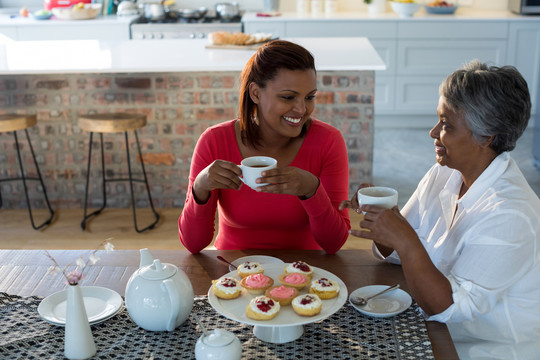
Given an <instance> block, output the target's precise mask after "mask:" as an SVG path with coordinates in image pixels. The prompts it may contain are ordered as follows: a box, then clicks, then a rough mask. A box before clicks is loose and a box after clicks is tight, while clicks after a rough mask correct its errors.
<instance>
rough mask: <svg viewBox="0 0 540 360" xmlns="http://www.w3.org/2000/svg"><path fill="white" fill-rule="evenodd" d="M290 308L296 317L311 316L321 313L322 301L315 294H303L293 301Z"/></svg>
mask: <svg viewBox="0 0 540 360" xmlns="http://www.w3.org/2000/svg"><path fill="white" fill-rule="evenodd" d="M292 307H293V310H294V312H295V313H297V314H298V315H302V316H313V315H317V314H318V313H320V312H321V309H322V301H321V299H319V297H318V296H317V295H315V294H304V295H300V296H297V297H295V298H294V299H293V301H292Z"/></svg>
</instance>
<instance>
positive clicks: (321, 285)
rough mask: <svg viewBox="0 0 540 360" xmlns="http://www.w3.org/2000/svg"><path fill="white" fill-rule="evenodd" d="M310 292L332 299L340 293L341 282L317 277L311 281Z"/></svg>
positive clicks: (324, 298) (322, 297)
mask: <svg viewBox="0 0 540 360" xmlns="http://www.w3.org/2000/svg"><path fill="white" fill-rule="evenodd" d="M309 292H310V293H311V294H316V295H317V296H319V298H321V299H323V300H326V299H332V298H335V297H336V296H337V295H338V293H339V284H338V283H336V282H335V281H332V280H330V279H327V278H320V279H316V280H313V281H312V282H311V285H310V287H309Z"/></svg>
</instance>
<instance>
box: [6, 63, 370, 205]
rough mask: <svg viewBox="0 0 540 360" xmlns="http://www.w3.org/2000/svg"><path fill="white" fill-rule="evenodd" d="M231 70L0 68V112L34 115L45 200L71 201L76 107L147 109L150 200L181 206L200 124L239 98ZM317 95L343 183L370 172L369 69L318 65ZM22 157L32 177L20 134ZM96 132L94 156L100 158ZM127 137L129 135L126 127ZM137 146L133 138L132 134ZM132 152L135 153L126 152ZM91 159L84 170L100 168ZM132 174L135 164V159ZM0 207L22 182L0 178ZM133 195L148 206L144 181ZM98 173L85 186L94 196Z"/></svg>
mask: <svg viewBox="0 0 540 360" xmlns="http://www.w3.org/2000/svg"><path fill="white" fill-rule="evenodd" d="M238 77H239V73H237V72H212V73H148V74H146V73H137V74H60V75H24V76H23V75H18V76H7V75H4V76H0V113H1V114H37V118H38V124H37V125H36V126H34V127H32V128H31V129H29V132H30V137H31V140H32V144H33V146H34V150H35V152H36V155H37V159H38V162H39V166H40V170H41V172H42V175H43V176H44V178H45V186H46V188H47V193H48V195H49V199H50V200H51V202H52V204H53V208H79V207H81V206H82V202H83V198H84V185H85V180H86V161H87V156H88V141H89V136H88V133H86V132H85V131H82V130H80V129H79V128H78V126H77V116H78V115H79V114H87V113H100V112H110V111H123V112H138V113H144V114H146V115H147V116H148V125H147V126H146V127H145V128H144V129H142V130H140V132H139V139H140V141H141V146H142V150H143V154H144V160H145V167H146V171H147V174H148V178H149V182H150V186H151V191H152V197H153V200H154V203H155V204H154V205H155V206H156V207H158V208H160V207H161V208H170V207H181V206H183V203H184V200H185V194H186V189H187V182H188V180H187V179H188V175H189V167H190V160H191V156H192V152H193V148H194V146H195V144H196V142H197V139H198V138H199V135H200V134H201V132H202V131H203V130H204V129H206V128H207V127H208V126H211V125H213V124H216V123H219V122H222V121H226V120H230V119H233V118H235V116H236V113H237V102H238ZM318 88H319V91H320V92H319V94H318V96H317V106H316V110H315V113H314V117H316V118H318V119H320V120H323V121H326V122H328V123H330V124H332V125H333V126H335V127H336V128H338V129H340V130H341V132H342V133H343V136H344V137H345V141H346V143H347V149H348V153H349V166H350V175H349V176H350V181H349V182H350V191H351V193H352V192H353V191H354V190H355V189H356V188H357V185H358V184H359V183H361V182H365V181H371V180H372V160H373V115H374V113H373V111H374V110H373V92H374V72H373V71H365V72H326V71H324V72H319V74H318ZM19 135H20V136H19V140H20V141H21V143H22V144H23V149H24V151H23V159H24V160H23V161H24V163H25V167H26V169H27V170H28V173H29V175H30V176H35V170H34V169H33V167H32V166H30V165H31V161H30V154H29V152H28V145H27V143H26V140H25V138H24V136H22V135H23V133H20V134H19ZM97 138H98V137H97V136H94V141H93V143H94V146H93V149H92V150H93V151H92V158H93V161H97V160H98V156H99V151H98V147H97V145H98V143H97V142H96V140H97ZM104 140H105V148H106V149H107V150H109V151H108V152H107V155H106V164H107V169H108V174H107V175H109V176H116V177H118V176H120V177H124V175H125V174H126V172H127V170H126V169H127V168H126V166H125V144H124V137H123V136H122V135H121V134H104ZM130 140H132V141H133V140H134V139H133V136H130ZM130 147H131V149H132V150H135V147H134V143H132V142H131V143H130ZM132 154H133V152H132ZM98 164H99V163H97V162H93V168H92V173H91V176H92V177H93V178H95V179H97V177H98V176H101V170H100V167H99V165H98ZM133 168H134V169H135V171H136V172H137V173H138V174H140V170H139V169H140V167H139V166H138V164H133ZM12 176H18V164H17V161H16V152H15V150H14V141H13V136H12V134H10V133H0V178H6V177H12ZM0 191H1V195H2V200H3V207H4V208H25V207H26V203H25V199H24V193H23V188H22V184H20V183H19V182H2V183H0ZM38 191H39V187H38V185H37V183H32V184H30V193H31V197H32V199H33V200H32V202H33V206H36V207H44V204H43V201H42V196H40V193H39V192H38ZM128 191H129V184H128V183H123V182H118V183H110V184H109V185H108V193H109V195H108V206H111V207H128V206H130V201H129V196H128ZM137 191H138V192H139V193H140V195H141V196H139V197H138V199H137V202H138V205H140V206H145V205H146V201H147V200H146V197H145V196H143V195H144V193H143V192H142V191H143V188H142V185H137ZM100 198H101V195H100V189H99V186H98V185H97V183H96V181H93V182H92V184H91V188H90V199H91V201H92V203H93V205H95V206H97V205H98V204H99V199H100Z"/></svg>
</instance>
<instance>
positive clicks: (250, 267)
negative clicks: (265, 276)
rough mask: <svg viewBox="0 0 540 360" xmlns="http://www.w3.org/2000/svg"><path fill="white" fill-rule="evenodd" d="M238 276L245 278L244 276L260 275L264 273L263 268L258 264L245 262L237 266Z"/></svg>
mask: <svg viewBox="0 0 540 360" xmlns="http://www.w3.org/2000/svg"><path fill="white" fill-rule="evenodd" d="M237 270H238V276H240V277H241V278H245V277H246V276H249V275H253V274H262V273H264V268H263V266H262V265H261V264H259V263H258V262H250V261H246V262H245V263H242V264H240V266H238V269H237Z"/></svg>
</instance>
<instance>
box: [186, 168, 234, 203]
mask: <svg viewBox="0 0 540 360" xmlns="http://www.w3.org/2000/svg"><path fill="white" fill-rule="evenodd" d="M240 175H242V171H241V170H240V168H239V167H238V165H236V164H235V163H232V162H230V161H225V160H216V161H214V162H213V163H211V164H210V165H208V166H207V167H206V168H204V169H203V170H202V171H201V172H200V173H199V175H197V178H195V181H194V182H193V195H194V196H195V200H196V201H197V203H199V204H204V203H206V202H207V201H208V199H209V198H210V192H211V191H212V190H216V189H233V190H238V189H240V186H242V181H241V180H240Z"/></svg>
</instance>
